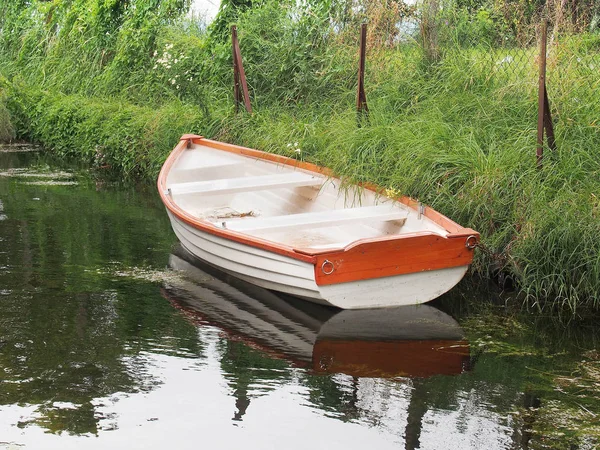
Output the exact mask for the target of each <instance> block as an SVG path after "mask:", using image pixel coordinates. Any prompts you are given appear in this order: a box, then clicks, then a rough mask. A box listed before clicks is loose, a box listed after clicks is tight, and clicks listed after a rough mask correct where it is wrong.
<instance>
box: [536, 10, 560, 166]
mask: <svg viewBox="0 0 600 450" xmlns="http://www.w3.org/2000/svg"><path fill="white" fill-rule="evenodd" d="M540 34H541V37H540V77H539V83H538V123H537V150H536V159H537V167H538V169H541V168H542V159H543V158H544V130H546V136H547V138H548V146H549V147H550V148H551V149H552V150H556V140H555V139H554V127H553V125H552V114H551V113H550V101H549V100H548V91H547V89H546V46H547V40H548V22H546V21H544V22H542V25H541V33H540Z"/></svg>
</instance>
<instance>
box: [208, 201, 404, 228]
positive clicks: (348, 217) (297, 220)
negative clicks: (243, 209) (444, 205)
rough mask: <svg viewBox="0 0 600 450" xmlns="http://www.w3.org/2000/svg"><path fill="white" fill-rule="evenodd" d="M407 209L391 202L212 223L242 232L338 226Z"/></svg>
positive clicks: (393, 216) (396, 217) (400, 216)
mask: <svg viewBox="0 0 600 450" xmlns="http://www.w3.org/2000/svg"><path fill="white" fill-rule="evenodd" d="M407 216H408V211H404V210H401V209H398V208H392V207H391V205H389V204H387V205H378V206H363V207H359V208H348V209H335V210H332V211H320V212H310V213H301V214H290V215H286V216H274V217H248V218H244V219H239V220H229V221H224V222H214V225H215V226H218V227H221V228H226V229H228V230H232V231H240V232H243V233H250V232H259V231H260V232H265V231H268V232H277V231H290V230H299V229H303V228H316V227H323V226H338V225H346V224H349V223H360V222H371V223H372V222H377V221H380V222H390V221H402V223H403V222H404V221H406V218H407Z"/></svg>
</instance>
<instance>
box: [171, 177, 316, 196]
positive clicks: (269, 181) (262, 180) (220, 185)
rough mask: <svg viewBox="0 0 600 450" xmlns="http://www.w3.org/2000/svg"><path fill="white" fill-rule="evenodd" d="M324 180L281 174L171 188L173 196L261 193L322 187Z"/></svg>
mask: <svg viewBox="0 0 600 450" xmlns="http://www.w3.org/2000/svg"><path fill="white" fill-rule="evenodd" d="M323 182H324V179H323V178H320V177H315V176H312V175H309V174H306V173H303V172H292V173H281V174H276V175H259V176H252V177H240V178H224V179H218V180H211V181H195V182H190V183H177V184H172V185H171V186H169V189H170V190H171V194H173V195H182V194H204V195H213V194H234V193H236V192H248V191H261V190H268V189H277V188H282V187H285V188H291V187H302V186H320V185H322V184H323Z"/></svg>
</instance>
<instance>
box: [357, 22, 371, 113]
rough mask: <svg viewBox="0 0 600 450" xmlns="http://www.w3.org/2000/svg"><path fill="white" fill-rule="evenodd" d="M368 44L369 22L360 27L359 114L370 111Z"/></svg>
mask: <svg viewBox="0 0 600 450" xmlns="http://www.w3.org/2000/svg"><path fill="white" fill-rule="evenodd" d="M366 46H367V24H366V23H363V24H362V26H361V27H360V56H359V60H358V91H357V94H356V111H357V112H358V114H359V116H360V115H361V114H362V113H364V112H366V113H368V112H369V107H368V106H367V96H366V95H365V57H366Z"/></svg>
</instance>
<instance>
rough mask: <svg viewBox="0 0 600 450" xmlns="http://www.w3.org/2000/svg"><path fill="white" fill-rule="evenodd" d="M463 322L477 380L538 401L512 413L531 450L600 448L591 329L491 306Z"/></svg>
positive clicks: (599, 391) (597, 368) (597, 367)
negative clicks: (505, 385) (496, 383)
mask: <svg viewBox="0 0 600 450" xmlns="http://www.w3.org/2000/svg"><path fill="white" fill-rule="evenodd" d="M460 322H461V326H462V327H463V328H464V330H465V332H466V333H467V336H468V338H469V342H470V344H471V348H472V349H473V353H474V354H476V356H475V358H476V360H477V361H476V363H475V369H474V370H475V376H476V377H477V378H481V379H484V380H488V381H489V380H500V381H501V382H502V383H506V382H508V383H509V384H511V383H512V384H514V385H515V388H516V389H517V392H522V393H523V394H522V395H523V396H524V397H527V396H532V397H533V398H536V399H538V401H539V404H537V405H536V404H534V405H533V406H532V405H531V404H528V403H527V402H523V403H524V404H522V405H521V406H517V408H516V409H515V410H512V411H510V412H509V414H510V415H511V416H512V418H513V420H515V421H517V422H519V423H521V424H522V425H521V427H522V430H523V431H522V432H523V433H528V434H530V437H529V438H528V439H529V441H528V442H529V448H531V449H538V448H539V449H563V448H564V449H570V448H590V449H592V448H598V445H600V353H599V352H598V351H597V350H595V347H596V346H597V342H598V339H599V337H598V336H597V334H598V332H597V331H596V329H595V328H594V326H593V324H592V325H591V326H589V327H586V326H585V325H586V323H569V324H564V323H560V321H557V320H554V321H553V320H551V319H549V318H548V317H539V316H531V315H527V314H525V313H524V312H522V311H509V310H507V308H504V307H493V306H491V305H487V307H485V306H483V307H481V306H480V307H478V311H477V312H475V313H473V312H471V313H470V314H469V315H467V316H466V317H465V318H464V320H460ZM586 348H587V349H590V350H588V351H585V349H586ZM507 380H508V381H507ZM534 403H535V402H534ZM518 404H519V402H517V405H518ZM574 446H575V447H574Z"/></svg>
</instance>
